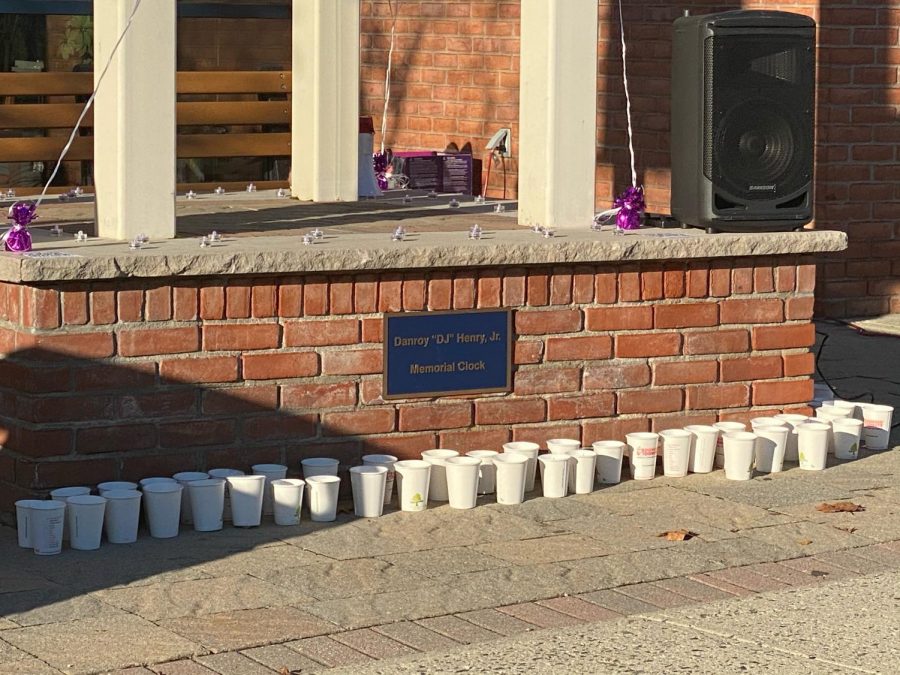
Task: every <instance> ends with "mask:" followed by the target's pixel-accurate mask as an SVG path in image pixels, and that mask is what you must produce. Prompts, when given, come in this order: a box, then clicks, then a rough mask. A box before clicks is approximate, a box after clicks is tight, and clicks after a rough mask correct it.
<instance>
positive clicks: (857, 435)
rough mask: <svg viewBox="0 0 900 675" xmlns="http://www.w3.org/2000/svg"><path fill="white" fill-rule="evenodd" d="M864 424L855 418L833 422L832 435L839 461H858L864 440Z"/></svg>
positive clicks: (835, 453)
mask: <svg viewBox="0 0 900 675" xmlns="http://www.w3.org/2000/svg"><path fill="white" fill-rule="evenodd" d="M862 430H863V422H862V420H858V419H856V418H855V417H847V418H844V419H837V420H832V422H831V435H832V441H833V443H834V456H835V457H836V458H837V459H856V458H857V457H859V445H860V440H861V439H862Z"/></svg>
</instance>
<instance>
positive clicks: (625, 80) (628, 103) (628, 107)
mask: <svg viewBox="0 0 900 675" xmlns="http://www.w3.org/2000/svg"><path fill="white" fill-rule="evenodd" d="M619 33H620V35H621V38H622V83H623V84H624V85H625V116H626V117H627V118H628V153H629V155H630V157H631V187H637V169H636V168H635V162H634V128H633V127H632V125H631V94H630V93H629V92H628V64H627V59H626V55H627V53H628V49H627V47H626V46H625V18H624V17H623V15H622V0H619Z"/></svg>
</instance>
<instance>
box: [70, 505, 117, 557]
mask: <svg viewBox="0 0 900 675" xmlns="http://www.w3.org/2000/svg"><path fill="white" fill-rule="evenodd" d="M106 502H107V499H106V497H98V496H96V495H75V496H72V497H68V498H67V499H66V522H67V523H68V525H69V537H70V546H71V547H72V548H73V549H75V550H76V551H96V550H97V549H98V548H100V541H101V540H102V539H103V521H104V519H105V516H106Z"/></svg>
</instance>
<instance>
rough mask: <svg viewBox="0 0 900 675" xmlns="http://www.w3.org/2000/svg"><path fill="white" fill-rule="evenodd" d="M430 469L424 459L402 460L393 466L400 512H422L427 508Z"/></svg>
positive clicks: (429, 465)
mask: <svg viewBox="0 0 900 675" xmlns="http://www.w3.org/2000/svg"><path fill="white" fill-rule="evenodd" d="M431 469H432V466H431V464H429V463H428V462H426V461H425V460H424V459H404V460H400V461H399V462H396V463H395V464H394V471H395V472H396V474H397V499H398V500H399V502H400V510H401V511H424V510H425V508H426V507H427V506H428V488H429V483H430V481H431Z"/></svg>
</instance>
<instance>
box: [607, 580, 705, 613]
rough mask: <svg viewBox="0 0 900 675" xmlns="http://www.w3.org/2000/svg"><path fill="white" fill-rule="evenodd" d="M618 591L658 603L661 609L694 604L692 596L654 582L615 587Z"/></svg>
mask: <svg viewBox="0 0 900 675" xmlns="http://www.w3.org/2000/svg"><path fill="white" fill-rule="evenodd" d="M615 592H616V593H622V594H623V595H627V596H629V597H632V598H637V599H638V600H640V601H642V602H647V603H649V604H651V605H656V606H657V607H659V608H660V609H674V608H675V607H684V606H685V605H692V604H694V602H693V600H691V598H688V597H687V596H684V595H681V594H680V593H673V592H672V591H669V590H667V589H665V588H660V587H659V586H654V585H653V584H652V583H649V582H645V583H642V584H632V585H631V586H622V587H621V588H617V589H615Z"/></svg>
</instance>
